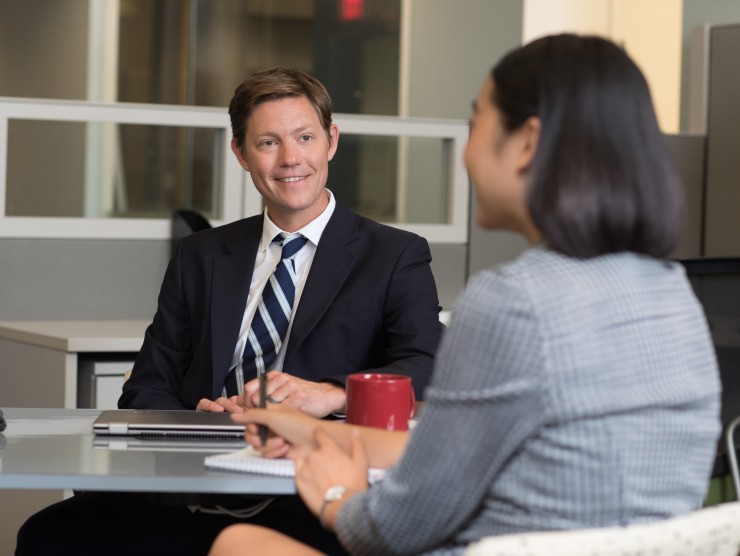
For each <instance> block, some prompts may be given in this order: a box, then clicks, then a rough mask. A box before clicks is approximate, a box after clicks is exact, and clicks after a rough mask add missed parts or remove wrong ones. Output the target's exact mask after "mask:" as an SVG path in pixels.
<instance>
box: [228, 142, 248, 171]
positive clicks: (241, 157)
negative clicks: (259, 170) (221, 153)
mask: <svg viewBox="0 0 740 556" xmlns="http://www.w3.org/2000/svg"><path fill="white" fill-rule="evenodd" d="M231 152H233V153H234V155H235V156H236V159H237V160H238V161H239V165H240V166H241V167H242V168H244V169H245V170H246V171H247V172H249V164H247V160H246V159H245V158H244V155H243V154H242V150H241V148H239V144H238V143H237V141H236V138H233V137H232V139H231Z"/></svg>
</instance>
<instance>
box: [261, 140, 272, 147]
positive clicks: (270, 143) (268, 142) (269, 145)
mask: <svg viewBox="0 0 740 556" xmlns="http://www.w3.org/2000/svg"><path fill="white" fill-rule="evenodd" d="M274 144H275V141H273V140H272V139H267V140H266V141H262V146H264V147H272V146H273V145H274Z"/></svg>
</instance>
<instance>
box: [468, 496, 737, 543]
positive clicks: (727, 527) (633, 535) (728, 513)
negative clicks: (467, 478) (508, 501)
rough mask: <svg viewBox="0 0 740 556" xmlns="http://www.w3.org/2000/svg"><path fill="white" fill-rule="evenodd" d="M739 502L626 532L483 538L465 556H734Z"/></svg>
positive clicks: (620, 529) (621, 529)
mask: <svg viewBox="0 0 740 556" xmlns="http://www.w3.org/2000/svg"><path fill="white" fill-rule="evenodd" d="M739 552H740V502H727V503H725V504H719V505H717V506H710V507H708V508H704V509H701V510H697V511H694V512H692V513H689V514H685V515H682V516H678V517H674V518H671V519H666V520H662V521H656V522H652V523H644V524H642V523H641V524H635V525H628V526H626V527H604V528H596V529H581V530H573V531H541V532H540V531H538V532H532V533H521V534H513V535H501V536H495V537H486V538H484V539H481V540H480V541H478V542H475V543H473V544H471V545H470V546H469V547H468V548H467V549H466V551H465V554H464V556H545V555H546V556H639V555H642V556H647V555H652V554H661V555H666V556H667V555H672V556H678V555H680V556H737V555H738V553H739Z"/></svg>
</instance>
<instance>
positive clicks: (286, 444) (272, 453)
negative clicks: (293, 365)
mask: <svg viewBox="0 0 740 556" xmlns="http://www.w3.org/2000/svg"><path fill="white" fill-rule="evenodd" d="M231 419H232V420H233V421H234V422H235V423H243V424H245V425H246V426H247V427H246V430H245V433H244V439H245V440H246V441H247V443H249V444H251V445H252V446H253V447H254V448H255V449H257V450H259V451H260V452H262V455H263V456H265V457H268V458H290V459H298V458H299V457H302V456H305V455H306V454H307V453H308V452H310V451H311V450H312V449H313V448H314V446H315V441H314V430H315V428H316V427H317V425H318V424H319V423H320V422H321V421H320V420H318V419H316V418H314V417H311V416H309V415H306V414H305V413H303V412H301V411H298V410H296V409H293V408H291V407H288V406H285V405H282V404H281V405H273V404H270V405H268V406H267V409H247V410H246V411H245V412H244V413H234V414H232V416H231ZM260 425H264V426H266V427H267V428H268V431H269V433H268V437H267V443H266V444H265V445H264V446H263V445H262V440H261V438H260V433H259V426H260Z"/></svg>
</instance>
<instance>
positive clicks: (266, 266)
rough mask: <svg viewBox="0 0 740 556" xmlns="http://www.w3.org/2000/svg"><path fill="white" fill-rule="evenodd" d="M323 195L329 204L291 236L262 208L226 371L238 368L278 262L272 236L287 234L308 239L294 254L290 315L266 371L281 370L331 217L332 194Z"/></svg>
mask: <svg viewBox="0 0 740 556" xmlns="http://www.w3.org/2000/svg"><path fill="white" fill-rule="evenodd" d="M326 193H327V195H328V196H329V204H328V205H327V207H326V208H325V209H324V212H322V213H321V214H320V215H319V216H317V217H316V218H315V219H314V220H312V221H311V222H309V223H308V224H306V225H305V226H304V227H303V228H301V229H300V230H298V231H296V232H293V233H288V232H286V231H284V230H281V229H280V228H278V226H277V225H275V223H274V222H273V221H272V220H271V219H270V215H269V214H268V212H267V208H265V220H264V224H263V225H262V238H261V239H260V243H259V247H258V248H257V257H256V258H255V261H254V272H253V273H252V283H251V284H250V286H249V297H248V298H247V306H246V308H245V309H244V316H243V317H242V325H241V329H240V330H239V339H238V340H237V342H236V347H235V348H234V354H233V355H232V357H231V365H230V366H229V370H231V369H234V368H236V367H237V365H239V366H241V363H242V355H243V353H244V346H245V345H246V341H247V335H248V334H249V327H250V326H251V325H252V319H253V318H254V313H255V312H256V311H257V305H258V304H259V301H260V298H261V297H262V290H263V289H264V288H265V284H267V281H268V280H269V279H270V276H271V275H272V273H273V272H274V271H275V267H276V266H277V264H278V263H279V262H280V255H281V253H282V247H281V246H280V245H278V244H277V243H273V242H272V240H273V239H274V238H275V236H276V235H278V234H280V233H284V234H287V236H288V237H295V236H297V235H303V236H305V237H306V238H307V239H308V241H307V242H306V245H304V246H303V248H302V249H301V250H300V251H298V253H297V254H296V256H295V259H294V262H295V275H296V283H295V300H294V302H293V313H292V314H291V317H290V323H289V324H288V332H287V333H286V335H285V339H284V340H283V344H282V346H281V347H280V351H279V352H278V354H277V357H276V358H275V361H273V363H272V365H270V368H269V370H282V368H283V361H284V360H285V346H287V345H288V340H289V338H290V331H291V329H292V327H293V316H294V315H295V312H296V309H297V307H298V304H299V303H300V301H301V295H302V294H303V287H304V286H305V285H306V278H307V277H308V273H309V271H310V270H311V265H312V264H313V257H314V255H315V254H316V248H317V247H318V245H319V240H320V239H321V234H323V233H324V228H326V224H327V223H328V222H329V219H330V218H331V215H332V214H333V213H334V207H335V206H336V201H335V200H334V195H332V193H331V191H329V190H328V189H327V190H326ZM245 378H246V380H251V378H252V377H245Z"/></svg>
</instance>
